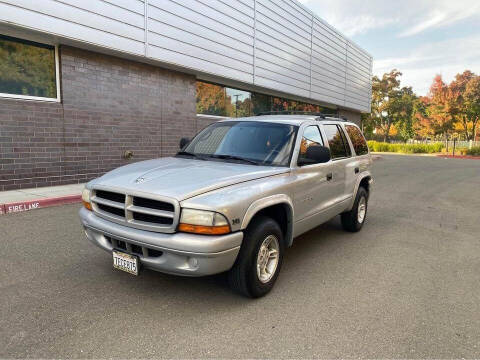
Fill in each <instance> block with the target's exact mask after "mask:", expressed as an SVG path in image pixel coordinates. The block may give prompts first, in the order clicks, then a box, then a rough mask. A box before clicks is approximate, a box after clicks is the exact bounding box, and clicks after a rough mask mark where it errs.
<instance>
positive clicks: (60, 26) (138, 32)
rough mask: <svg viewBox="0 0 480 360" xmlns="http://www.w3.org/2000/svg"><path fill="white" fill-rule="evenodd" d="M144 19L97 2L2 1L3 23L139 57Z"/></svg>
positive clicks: (0, 3) (119, 8) (109, 4)
mask: <svg viewBox="0 0 480 360" xmlns="http://www.w3.org/2000/svg"><path fill="white" fill-rule="evenodd" d="M135 1H137V0H133V1H132V3H133V2H135ZM140 5H141V6H142V7H143V3H140ZM142 19H143V14H138V13H137V12H134V11H131V10H128V9H127V8H124V7H120V6H117V5H115V4H112V3H109V2H102V1H98V0H94V1H75V0H65V1H63V0H62V1H55V0H42V1H38V0H0V21H2V20H3V21H6V22H10V23H14V24H16V25H20V26H24V27H28V28H31V29H35V30H39V31H42V32H47V33H50V34H55V35H58V36H64V37H68V38H71V39H75V40H80V41H85V42H88V43H91V44H95V45H99V46H104V47H107V48H113V49H116V50H120V51H124V52H129V53H133V54H139V55H141V54H143V53H144V48H145V45H144V36H145V35H144V34H145V32H144V21H143V22H142Z"/></svg>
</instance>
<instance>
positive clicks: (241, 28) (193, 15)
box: [147, 0, 254, 83]
mask: <svg viewBox="0 0 480 360" xmlns="http://www.w3.org/2000/svg"><path fill="white" fill-rule="evenodd" d="M148 5H149V7H148V25H147V27H148V44H147V47H148V51H147V52H148V57H150V58H152V59H155V60H159V61H163V62H169V63H173V64H175V65H180V66H184V67H188V68H191V69H195V70H200V71H202V72H206V73H211V74H214V75H221V76H225V77H229V78H231V79H235V80H239V81H242V82H247V83H252V82H253V26H254V24H253V9H250V8H249V7H248V6H247V5H245V4H243V3H240V4H236V6H235V7H233V6H229V5H226V4H225V3H223V2H221V1H219V0H208V1H207V0H175V1H174V0H149V1H148ZM249 9H250V10H249ZM182 25H184V26H182ZM175 54H177V55H178V56H177V57H176V56H175Z"/></svg>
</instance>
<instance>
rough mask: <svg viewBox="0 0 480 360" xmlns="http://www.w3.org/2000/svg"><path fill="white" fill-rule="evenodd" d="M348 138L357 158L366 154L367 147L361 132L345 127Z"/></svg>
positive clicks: (352, 127)
mask: <svg viewBox="0 0 480 360" xmlns="http://www.w3.org/2000/svg"><path fill="white" fill-rule="evenodd" d="M345 129H346V130H347V133H348V136H349V137H350V140H352V144H353V148H354V149H355V152H356V153H357V156H360V155H365V154H368V146H367V142H366V140H365V138H364V137H363V135H362V132H361V131H360V129H359V128H357V127H356V126H353V125H345Z"/></svg>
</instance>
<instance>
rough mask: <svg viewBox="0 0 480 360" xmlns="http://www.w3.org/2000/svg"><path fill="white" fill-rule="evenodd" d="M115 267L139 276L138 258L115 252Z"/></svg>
mask: <svg viewBox="0 0 480 360" xmlns="http://www.w3.org/2000/svg"><path fill="white" fill-rule="evenodd" d="M113 267H114V268H115V269H119V270H123V271H126V272H128V273H130V274H133V275H138V257H136V256H133V255H129V254H125V253H123V252H120V251H115V250H114V251H113Z"/></svg>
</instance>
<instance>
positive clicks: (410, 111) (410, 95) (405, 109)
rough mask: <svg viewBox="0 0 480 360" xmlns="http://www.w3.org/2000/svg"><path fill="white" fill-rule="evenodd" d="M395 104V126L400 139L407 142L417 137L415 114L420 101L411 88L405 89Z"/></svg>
mask: <svg viewBox="0 0 480 360" xmlns="http://www.w3.org/2000/svg"><path fill="white" fill-rule="evenodd" d="M395 102H396V107H395V108H396V110H397V111H396V112H395V113H394V116H395V124H396V127H397V129H398V133H399V135H400V137H401V138H402V140H403V141H405V142H406V141H407V140H408V139H412V138H414V137H415V128H414V126H415V121H416V118H415V113H416V111H417V107H418V106H419V100H418V98H417V96H416V95H415V94H414V92H413V90H412V88H411V87H403V88H402V89H401V90H400V92H399V94H398V98H396V99H395Z"/></svg>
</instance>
